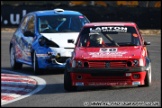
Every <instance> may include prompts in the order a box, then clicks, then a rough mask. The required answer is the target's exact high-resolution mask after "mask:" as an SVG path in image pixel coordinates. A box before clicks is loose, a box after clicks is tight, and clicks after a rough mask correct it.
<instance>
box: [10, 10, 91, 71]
mask: <svg viewBox="0 0 162 108" xmlns="http://www.w3.org/2000/svg"><path fill="white" fill-rule="evenodd" d="M89 22H90V21H89V20H88V19H87V17H86V16H85V15H83V14H82V13H80V12H77V11H71V10H63V9H54V10H44V11H36V12H30V13H28V14H26V15H25V16H24V17H23V19H22V21H21V23H20V25H19V27H18V28H17V30H16V31H15V32H14V34H13V37H12V39H11V41H10V46H9V51H10V64H11V68H12V69H14V70H15V69H21V68H22V65H23V64H26V65H30V66H32V67H33V72H34V74H38V73H40V71H41V70H43V69H50V68H51V69H54V68H63V69H64V68H65V62H66V60H67V58H69V57H71V53H72V52H73V50H74V46H75V44H73V43H75V42H76V39H77V37H78V35H79V32H80V30H81V28H82V27H83V26H84V24H86V23H89Z"/></svg>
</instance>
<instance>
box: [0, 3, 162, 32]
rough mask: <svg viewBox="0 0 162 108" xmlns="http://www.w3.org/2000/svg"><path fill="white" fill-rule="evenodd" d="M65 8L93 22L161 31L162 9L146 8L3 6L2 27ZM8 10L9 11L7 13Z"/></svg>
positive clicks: (13, 25)
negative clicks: (37, 13) (30, 15)
mask: <svg viewBox="0 0 162 108" xmlns="http://www.w3.org/2000/svg"><path fill="white" fill-rule="evenodd" d="M54 8H63V9H69V10H76V11H80V12H81V13H83V14H84V15H86V16H87V18H88V19H89V20H90V21H91V22H96V21H97V22H98V21H99V22H101V21H132V22H136V23H137V25H138V26H139V28H140V29H161V8H145V7H133V8H132V7H94V6H87V7H82V6H80V7H78V6H74V7H52V6H46V5H45V6H33V5H32V6H27V5H22V6H9V5H1V27H16V26H18V24H19V23H20V21H21V19H22V17H23V16H24V15H26V14H27V13H29V12H31V11H37V10H49V9H54ZM6 10H7V11H6Z"/></svg>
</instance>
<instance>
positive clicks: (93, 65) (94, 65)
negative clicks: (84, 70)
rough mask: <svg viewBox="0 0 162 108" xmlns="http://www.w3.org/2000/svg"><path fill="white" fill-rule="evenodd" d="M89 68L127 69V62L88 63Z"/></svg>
mask: <svg viewBox="0 0 162 108" xmlns="http://www.w3.org/2000/svg"><path fill="white" fill-rule="evenodd" d="M88 65H89V68H106V67H107V66H108V67H111V68H115V67H127V62H126V61H105V62H88Z"/></svg>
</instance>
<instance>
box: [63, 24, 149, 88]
mask: <svg viewBox="0 0 162 108" xmlns="http://www.w3.org/2000/svg"><path fill="white" fill-rule="evenodd" d="M71 43H73V42H71ZM75 45H76V46H75V49H74V52H73V53H72V56H71V58H69V59H67V61H66V68H65V72H64V89H65V90H66V91H75V90H77V87H78V86H150V84H151V60H150V58H149V52H148V49H147V47H146V45H150V42H146V41H144V39H143V37H142V36H141V34H140V31H139V28H138V26H137V24H136V23H134V22H94V23H87V24H85V25H84V27H83V28H82V30H81V31H80V33H79V36H78V39H77V42H76V43H75Z"/></svg>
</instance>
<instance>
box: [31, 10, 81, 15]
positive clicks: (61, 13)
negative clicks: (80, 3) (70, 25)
mask: <svg viewBox="0 0 162 108" xmlns="http://www.w3.org/2000/svg"><path fill="white" fill-rule="evenodd" d="M30 13H33V14H36V15H37V16H46V15H82V13H80V12H77V11H72V10H64V11H63V12H58V13H57V12H55V11H54V10H43V11H34V12H30Z"/></svg>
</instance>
